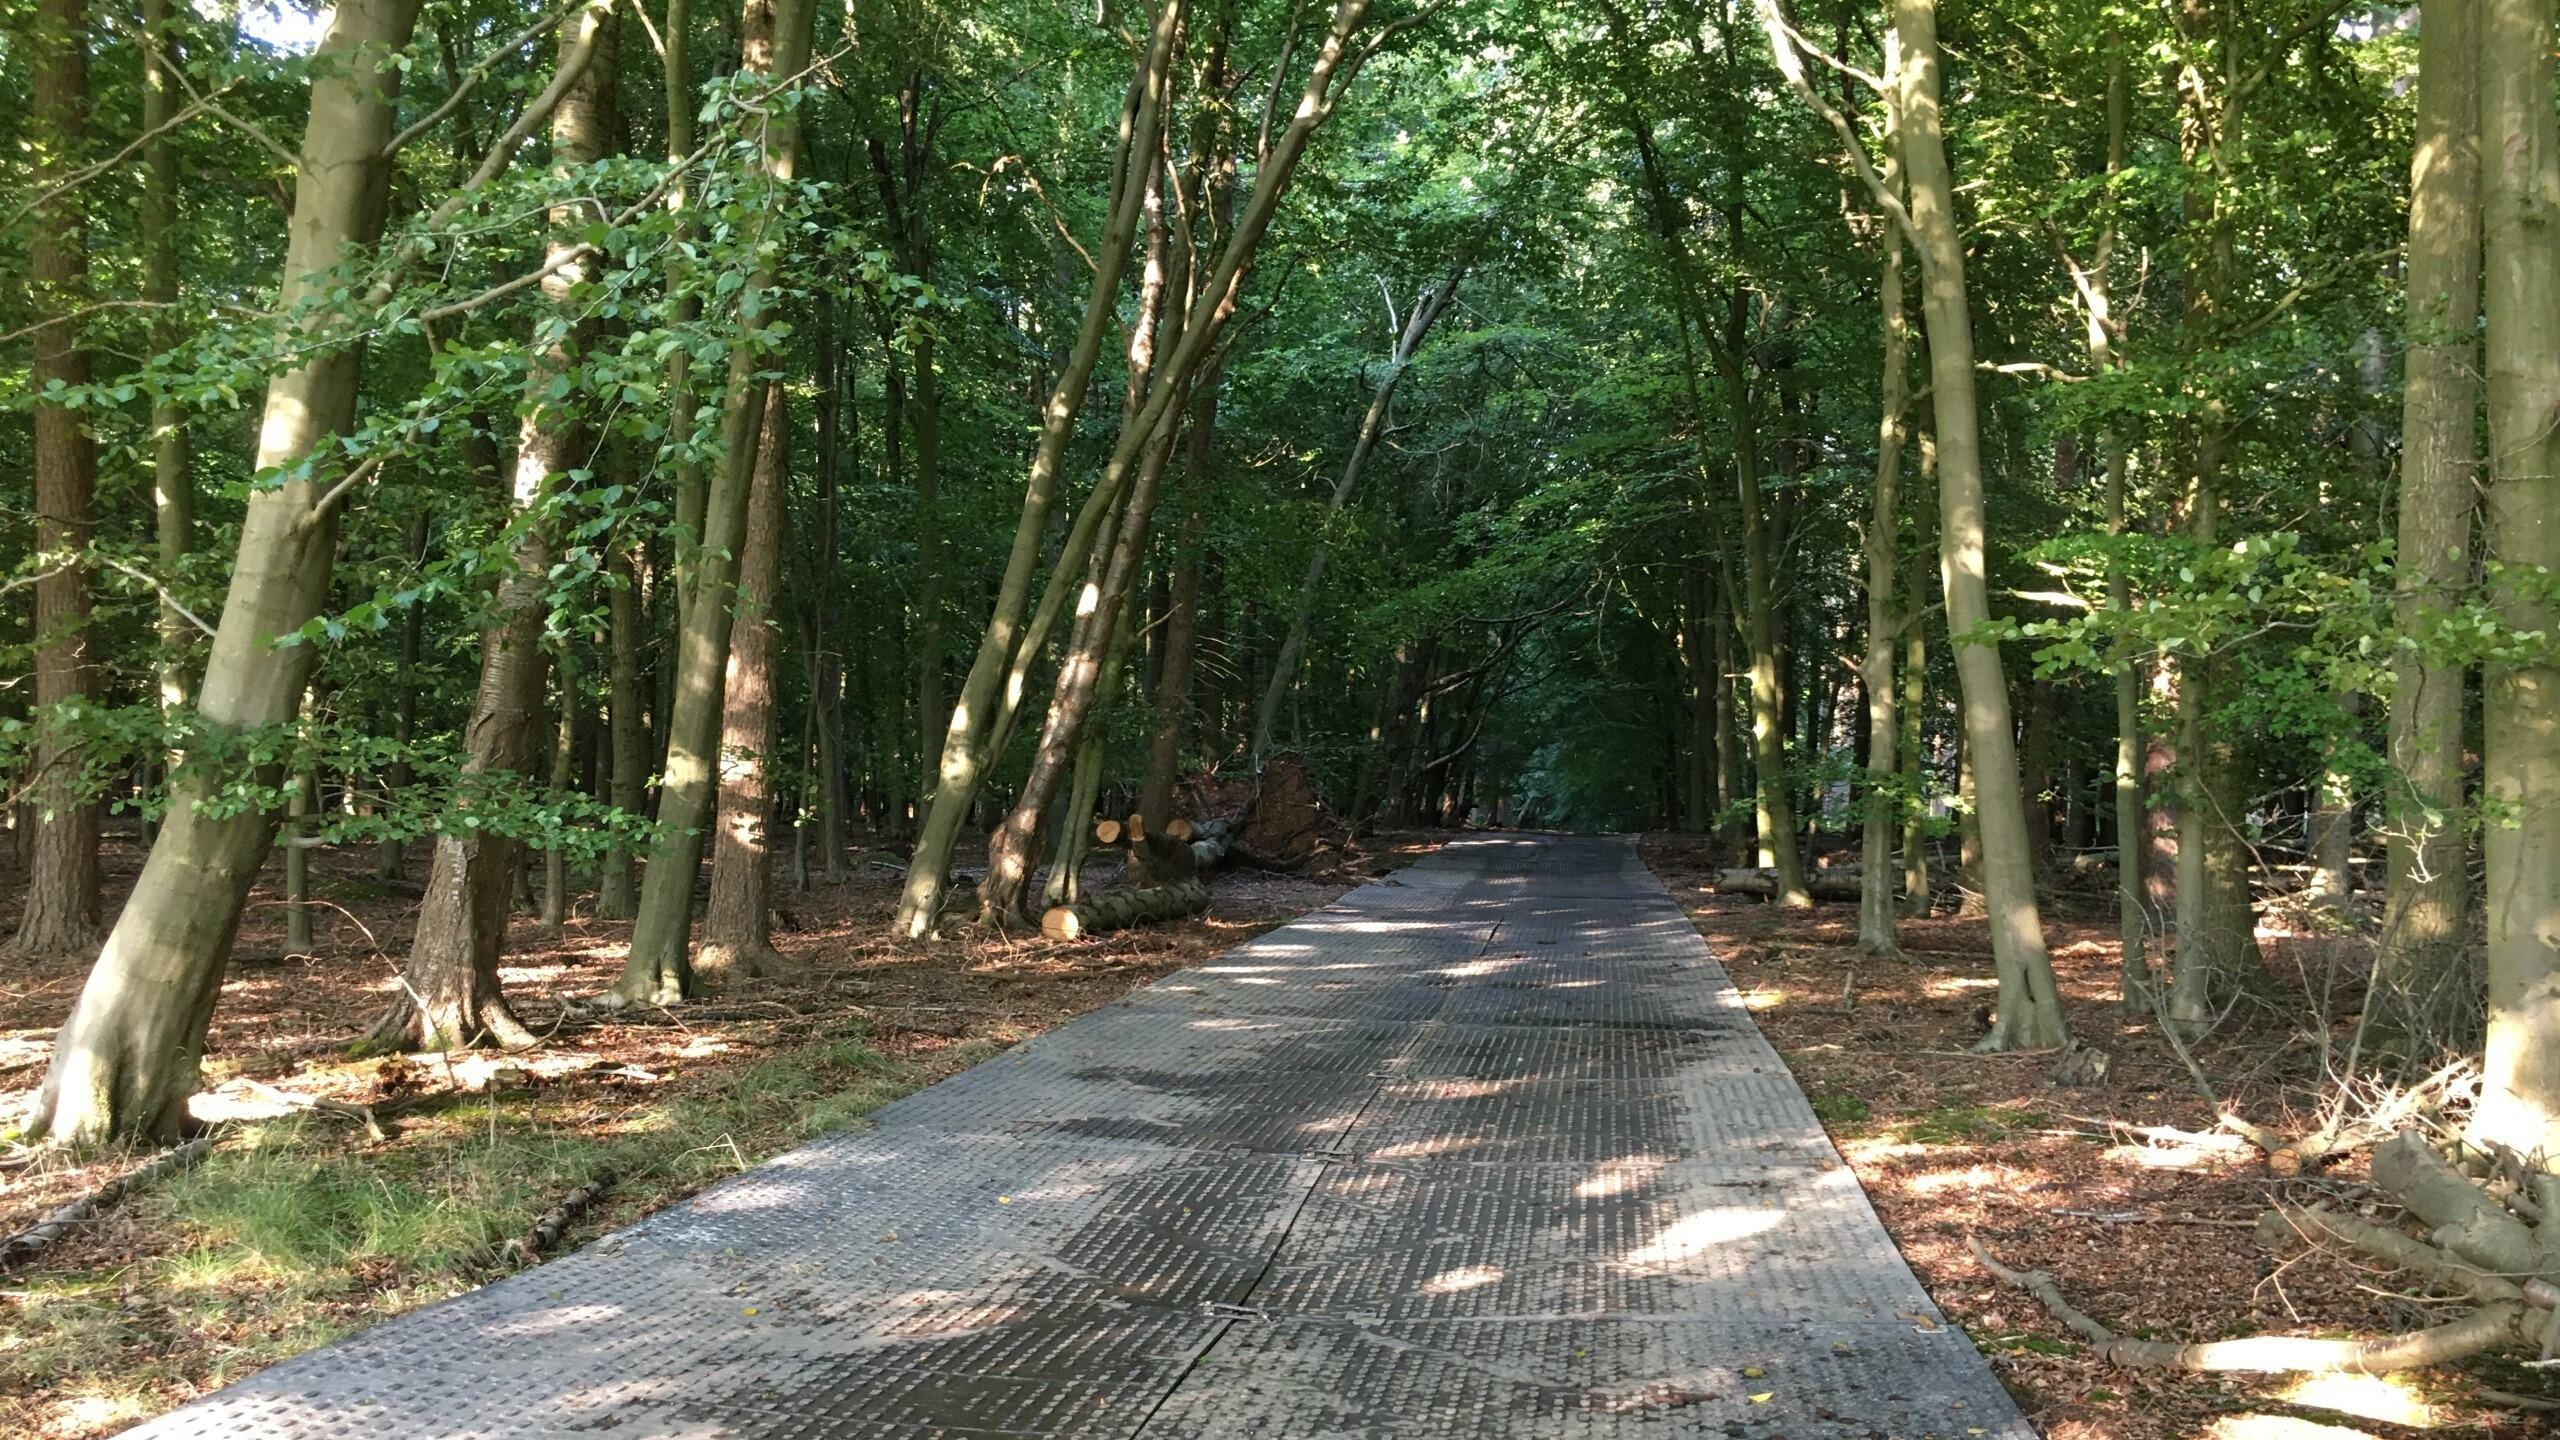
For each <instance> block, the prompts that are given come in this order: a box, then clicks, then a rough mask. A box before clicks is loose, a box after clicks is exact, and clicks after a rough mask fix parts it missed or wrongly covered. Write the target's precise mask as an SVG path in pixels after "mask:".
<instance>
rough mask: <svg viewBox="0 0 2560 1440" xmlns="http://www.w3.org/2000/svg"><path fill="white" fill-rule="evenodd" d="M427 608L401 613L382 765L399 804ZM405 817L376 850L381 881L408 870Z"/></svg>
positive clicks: (422, 539)
mask: <svg viewBox="0 0 2560 1440" xmlns="http://www.w3.org/2000/svg"><path fill="white" fill-rule="evenodd" d="M428 535H429V529H428V525H427V512H426V511H425V509H423V508H421V509H420V510H419V511H418V513H416V514H415V515H412V516H410V517H409V543H408V546H407V549H408V554H409V568H410V570H411V571H412V572H413V573H414V572H415V571H417V570H420V569H422V568H424V567H425V565H426V563H427V538H428ZM426 629H427V612H426V606H425V604H424V602H423V601H416V600H413V601H411V602H410V603H409V605H408V606H407V607H406V608H405V609H403V610H402V611H401V614H400V658H399V659H398V660H397V661H395V662H394V663H393V665H392V670H391V682H392V685H393V686H394V687H395V689H396V690H397V692H398V693H397V694H396V695H394V696H393V698H392V702H391V707H392V708H391V738H392V740H393V741H394V742H395V743H394V747H393V750H392V756H391V763H390V764H389V765H388V766H386V767H385V768H384V774H383V777H382V781H383V786H384V788H385V789H386V790H388V791H389V792H390V797H393V798H387V799H386V804H397V803H398V801H397V799H396V797H398V796H400V795H403V794H405V793H407V791H408V789H409V786H410V784H411V783H412V782H413V781H414V780H415V779H416V778H417V776H416V773H415V771H414V769H413V768H412V767H411V765H410V763H409V753H410V746H411V744H412V742H414V741H415V740H416V739H417V735H418V682H417V674H418V656H419V651H420V650H421V649H422V648H423V645H424V641H425V638H426ZM406 829H407V822H406V820H405V819H404V820H403V821H402V822H401V824H400V825H399V826H397V827H395V828H394V830H393V832H392V833H391V834H389V835H386V836H384V837H383V840H382V843H381V845H380V847H379V848H378V849H377V850H376V851H375V852H374V864H373V873H374V878H375V879H378V880H397V879H399V878H401V876H403V875H405V874H406V873H407V872H408V868H409V842H408V839H407V838H406Z"/></svg>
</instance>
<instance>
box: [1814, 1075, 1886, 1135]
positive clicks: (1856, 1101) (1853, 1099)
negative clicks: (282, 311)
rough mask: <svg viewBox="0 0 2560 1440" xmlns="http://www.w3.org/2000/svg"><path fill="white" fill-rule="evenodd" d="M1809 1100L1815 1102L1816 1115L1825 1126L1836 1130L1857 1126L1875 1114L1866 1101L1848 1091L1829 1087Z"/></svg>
mask: <svg viewBox="0 0 2560 1440" xmlns="http://www.w3.org/2000/svg"><path fill="white" fill-rule="evenodd" d="M1807 1098H1808V1099H1810V1100H1812V1102H1813V1113H1814V1115H1815V1116H1816V1117H1817V1118H1819V1119H1820V1120H1821V1121H1822V1123H1823V1124H1825V1125H1827V1126H1831V1127H1833V1128H1835V1129H1836V1128H1838V1127H1839V1126H1842V1125H1855V1124H1857V1123H1859V1122H1860V1121H1862V1120H1865V1119H1866V1118H1867V1117H1868V1116H1869V1115H1870V1114H1872V1113H1874V1112H1872V1111H1870V1110H1869V1109H1868V1108H1867V1102H1866V1101H1865V1100H1862V1099H1860V1098H1859V1097H1858V1096H1856V1095H1853V1094H1851V1093H1849V1092H1848V1091H1846V1090H1841V1089H1836V1088H1833V1087H1831V1086H1828V1085H1826V1086H1824V1087H1823V1088H1821V1089H1819V1090H1816V1091H1814V1092H1812V1094H1811V1095H1809V1096H1808V1097H1807Z"/></svg>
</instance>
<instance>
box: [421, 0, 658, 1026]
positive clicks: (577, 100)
mask: <svg viewBox="0 0 2560 1440" xmlns="http://www.w3.org/2000/svg"><path fill="white" fill-rule="evenodd" d="M612 17H613V9H612V6H611V4H610V3H608V0H594V3H590V4H589V5H587V6H586V7H585V8H584V9H583V10H581V11H580V13H579V14H578V15H577V16H576V17H574V18H573V19H572V20H571V21H570V23H569V24H567V25H564V26H562V27H561V29H560V37H559V46H560V62H559V63H560V73H561V74H563V75H571V76H573V79H572V80H571V83H570V85H569V87H568V89H567V90H566V92H564V93H563V94H562V96H561V97H560V101H559V104H558V105H557V107H556V108H555V109H554V110H553V111H552V117H551V156H552V166H553V168H554V170H555V171H557V172H559V173H562V174H565V173H567V172H569V171H571V170H573V169H576V168H577V167H580V166H584V165H588V164H592V163H593V162H594V161H595V160H596V159H597V158H599V157H601V156H602V155H603V154H604V153H605V148H606V146H607V144H608V143H609V139H608V135H607V131H608V129H609V119H610V116H611V114H612V109H613V92H612V84H613V74H614V70H615V68H616V67H615V65H614V60H613V49H614V26H613V23H612ZM596 218H597V217H596V214H595V211H594V207H593V206H590V205H575V204H573V205H563V206H559V207H557V208H555V209H554V211H553V213H552V215H551V236H550V242H549V245H548V247H547V253H546V255H545V257H544V259H545V265H546V273H545V274H544V276H543V280H542V293H543V299H544V301H545V304H546V310H547V312H548V316H552V317H560V318H563V319H565V318H568V317H570V316H571V315H573V314H574V311H573V309H572V306H573V304H574V297H575V295H576V291H577V287H578V286H579V285H580V284H581V283H583V282H584V280H585V278H586V273H587V272H586V266H585V264H584V263H583V262H582V261H581V260H580V259H578V258H577V257H578V256H579V254H580V253H581V252H580V251H578V249H577V248H576V247H577V246H578V244H579V232H580V230H581V229H582V228H583V227H585V226H586V225H589V224H592V223H594V222H595V220H596ZM549 323H550V322H549V319H548V318H546V319H545V320H543V321H537V322H536V329H537V331H540V330H542V329H543V328H545V327H546V326H547V325H548V324H549ZM583 338H584V337H583V333H582V330H581V328H580V327H577V326H575V325H572V326H571V327H570V329H569V330H568V331H567V333H565V334H563V335H562V336H561V338H559V339H557V340H555V341H552V342H551V343H548V344H541V345H538V346H537V348H536V349H535V351H534V354H533V363H532V364H531V365H530V366H529V367H528V369H527V373H526V377H525V397H526V399H525V407H524V416H523V418H522V419H521V420H520V421H519V422H518V424H517V431H516V461H515V472H514V478H513V481H512V483H511V485H510V486H509V503H510V504H511V506H512V507H513V512H514V513H513V518H512V521H511V524H512V527H513V529H514V530H515V547H514V554H513V557H512V563H511V564H510V566H509V567H508V569H507V570H506V571H505V573H504V574H502V575H501V576H500V577H499V581H498V589H497V594H496V596H495V597H494V598H493V600H492V602H491V616H490V621H489V624H488V625H487V627H486V628H485V629H484V630H483V631H482V632H481V637H480V684H479V689H478V691H477V693H476V694H475V696H474V697H473V700H472V705H471V719H470V721H469V723H468V724H467V725H466V726H465V727H464V730H463V752H464V758H463V764H462V778H461V786H460V790H459V792H458V793H457V794H456V795H455V797H454V801H453V805H452V810H451V813H449V814H447V815H446V816H445V817H444V818H443V820H442V821H440V822H439V824H438V825H437V827H436V837H435V855H434V860H433V862H432V864H431V865H430V866H429V869H428V873H427V889H426V894H425V897H424V898H423V899H421V900H420V902H419V905H418V928H417V934H416V937H415V938H414V939H413V940H412V941H411V942H410V946H409V959H408V963H406V964H405V965H403V966H402V967H401V971H400V987H401V993H400V995H399V998H397V999H396V1000H394V1001H393V1002H392V1004H391V1006H390V1008H389V1010H388V1011H387V1012H386V1013H385V1014H384V1015H383V1016H382V1018H381V1019H380V1020H378V1021H376V1022H375V1025H374V1029H373V1038H374V1040H375V1041H376V1042H378V1043H380V1044H384V1045H392V1046H398V1047H400V1048H403V1049H431V1050H450V1049H456V1048H460V1047H463V1046H469V1045H476V1044H478V1043H480V1042H481V1041H482V1040H484V1039H487V1040H494V1041H496V1042H497V1043H499V1044H501V1045H504V1046H506V1047H508V1048H510V1049H512V1048H516V1047H520V1046H525V1045H530V1044H532V1043H533V1036H532V1034H531V1033H530V1032H528V1031H527V1030H526V1029H525V1028H524V1026H523V1024H522V1022H520V1021H519V1020H518V1019H517V1018H516V1016H515V1014H514V1012H513V1011H512V1010H510V1009H509V1008H508V1007H507V1003H506V999H505V997H504V996H503V995H502V994H501V992H500V988H499V981H498V955H499V952H500V951H501V950H502V949H503V948H504V947H505V944H506V936H507V914H508V909H509V907H510V906H511V905H512V904H513V903H514V900H515V892H516V890H517V888H518V887H519V886H520V885H521V884H522V883H523V881H524V877H525V868H524V842H523V841H522V840H521V839H519V838H518V837H517V836H515V835H513V834H509V833H504V828H503V827H489V826H483V825H481V824H479V823H477V821H476V817H474V816H473V815H472V814H471V807H472V806H473V805H475V804H484V805H485V804H489V803H492V802H493V801H497V800H499V799H500V798H501V794H500V792H504V791H508V790H512V789H519V788H530V787H531V786H533V785H534V784H536V783H537V781H536V776H537V770H536V767H537V766H539V765H541V764H542V763H543V762H544V761H545V760H547V759H548V758H549V757H550V750H551V746H550V745H549V743H548V741H549V740H550V738H551V729H550V727H547V726H545V725H544V724H543V719H544V705H543V698H544V696H543V682H544V678H545V672H546V671H547V670H548V669H549V661H550V656H549V654H548V653H547V651H546V650H545V648H544V646H543V630H544V627H545V621H546V619H547V617H548V615H549V613H550V607H549V603H548V598H547V597H548V590H549V586H550V583H551V567H552V562H553V560H554V559H555V558H557V547H556V544H555V542H554V539H553V537H552V535H551V532H550V527H549V525H548V523H547V521H546V520H545V519H544V518H543V516H542V510H543V505H544V501H545V498H546V497H547V496H548V494H549V493H550V492H551V490H552V488H553V487H554V486H556V485H557V484H559V483H560V477H562V476H564V475H566V474H567V473H568V471H570V470H571V469H573V468H575V467H576V466H577V465H579V464H580V463H581V462H582V461H583V459H584V457H585V453H586V445H585V438H586V427H585V426H584V425H583V424H582V423H581V414H580V411H581V406H580V403H579V402H578V400H577V399H576V398H575V396H574V395H572V396H571V397H570V398H569V399H567V400H556V399H552V398H550V395H549V391H550V389H551V386H552V384H553V382H554V381H555V380H557V379H558V378H559V377H561V376H564V375H567V374H569V373H570V372H571V371H572V370H573V368H574V367H575V366H576V364H577V351H578V348H579V346H580V344H581V343H582V341H583ZM564 678H565V677H564ZM561 692H562V696H563V703H564V708H565V705H566V703H567V696H568V695H569V693H570V687H569V686H568V685H567V684H565V683H564V684H563V685H562V686H561Z"/></svg>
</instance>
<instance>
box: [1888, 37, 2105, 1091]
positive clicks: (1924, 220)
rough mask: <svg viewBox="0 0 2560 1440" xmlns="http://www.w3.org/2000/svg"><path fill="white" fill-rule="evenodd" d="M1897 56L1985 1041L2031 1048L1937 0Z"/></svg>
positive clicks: (2002, 684)
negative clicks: (1987, 922) (1977, 885)
mask: <svg viewBox="0 0 2560 1440" xmlns="http://www.w3.org/2000/svg"><path fill="white" fill-rule="evenodd" d="M1894 26H1895V29H1896V30H1897V31H1898V32H1899V33H1900V35H1901V37H1902V67H1901V70H1900V72H1899V74H1898V75H1897V78H1896V81H1895V85H1894V90H1895V93H1896V94H1897V95H1898V96H1899V98H1900V101H1901V107H1902V142H1903V143H1902V163H1903V169H1904V171H1905V173H1906V174H1907V175H1908V177H1909V184H1910V193H1911V202H1910V218H1911V222H1912V228H1913V229H1914V230H1915V231H1916V232H1917V234H1916V236H1915V244H1916V248H1917V250H1918V251H1919V254H1920V257H1921V262H1920V270H1921V277H1922V285H1921V297H1922V298H1921V309H1922V312H1923V314H1924V316H1925V318H1926V320H1927V324H1928V340H1929V368H1930V375H1931V381H1932V386H1933V389H1932V392H1931V398H1932V400H1933V402H1934V408H1935V410H1936V411H1937V417H1938V554H1939V565H1940V569H1941V570H1942V571H1943V572H1944V576H1943V579H1944V585H1945V589H1946V597H1947V627H1948V630H1949V632H1950V634H1951V635H1952V637H1953V639H1954V642H1955V652H1956V678H1957V680H1958V681H1959V682H1961V684H1962V687H1963V691H1964V728H1965V741H1966V747H1965V748H1966V752H1967V754H1968V755H1970V756H1971V757H1972V760H1973V779H1974V790H1975V800H1976V802H1977V803H1976V807H1975V808H1976V810H1977V812H1978V820H1979V823H1980V825H1981V827H1982V859H1983V866H1982V869H1983V893H1984V896H1985V898H1986V899H1987V900H1988V901H1989V903H1990V906H1991V952H1992V960H1993V964H1994V967H1995V968H1996V970H1997V971H1998V973H1999V979H2000V992H1999V1003H1998V1013H1997V1018H1996V1019H1995V1020H1994V1021H1993V1024H1992V1028H1991V1033H1990V1034H1988V1035H1986V1036H1984V1037H1983V1040H1982V1047H1981V1048H1983V1049H1986V1050H2039V1049H2050V1048H2054V1047H2057V1046H2060V1045H2062V1044H2064V1043H2065V1042H2066V1041H2067V1040H2068V1039H2069V1038H2070V1035H2069V1031H2068V1030H2067V1029H2066V1028H2065V1026H2064V1023H2063V1018H2062V998H2061V995H2060V993H2059V991H2058V990H2057V989H2056V987H2055V985H2054V978H2053V965H2052V961H2051V960H2050V958H2048V957H2047V955H2046V954H2045V947H2044V920H2043V917H2042V915H2041V914H2039V913H2038V911H2037V908H2036V893H2035V870H2034V866H2033V863H2032V860H2031V858H2030V855H2029V851H2028V845H2027V837H2026V834H2025V824H2024V820H2025V812H2024V809H2023V802H2022V801H2021V799H2020V797H2019V785H2018V757H2017V751H2016V748H2015V746H2014V745H2013V743H2012V741H2011V739H2010V716H2009V688H2008V682H2007V680H2006V678H2005V677H2004V676H2003V675H2002V673H2001V665H2000V649H1999V645H1998V644H1997V642H1995V641H1991V640H1988V639H1985V638H1982V635H1981V632H1982V630H1983V629H1984V627H1986V626H1988V625H1989V624H1990V621H1991V600H1990V593H1989V585H1988V582H1987V580H1986V577H1985V574H1984V557H1983V551H1984V543H1985V542H1984V535H1983V530H1984V526H1983V512H1982V441H1981V430H1980V415H1979V411H1978V409H1977V405H1976V400H1975V392H1974V380H1973V353H1974V352H1973V317H1972V316H1971V314H1970V313H1969V312H1968V310H1967V300H1966V293H1965V277H1964V241H1963V237H1962V235H1961V234H1960V233H1959V231H1958V229H1957V225H1956V214H1955V180H1954V177H1953V176H1952V174H1950V173H1949V171H1948V168H1947V152H1946V142H1945V139H1944V137H1943V136H1942V134H1941V133H1940V129H1939V116H1938V99H1939V93H1940V90H1939V79H1938V74H1939V58H1938V10H1937V0H1895V4H1894Z"/></svg>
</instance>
